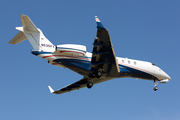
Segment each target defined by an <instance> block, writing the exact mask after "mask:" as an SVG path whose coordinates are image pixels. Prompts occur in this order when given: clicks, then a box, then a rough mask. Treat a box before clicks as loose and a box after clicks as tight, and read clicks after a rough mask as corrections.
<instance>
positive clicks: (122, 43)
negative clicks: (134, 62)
mask: <svg viewBox="0 0 180 120" xmlns="http://www.w3.org/2000/svg"><path fill="white" fill-rule="evenodd" d="M179 6H180V1H179V0H149V1H145V0H91V1H90V0H89V1H88V0H53V1H45V0H18V1H17V0H16V1H15V0H1V1H0V16H1V20H0V21H1V22H0V26H1V28H0V36H1V40H0V44H1V54H2V55H1V62H0V66H1V67H0V68H1V69H0V75H1V79H0V96H1V97H0V120H50V119H51V120H57V119H59V120H60V119H61V120H70V119H75V120H76V119H78V120H97V119H103V120H109V119H113V120H120V119H122V120H152V119H153V120H169V119H171V120H179V119H180V96H179V92H180V87H179V85H180V79H179V67H180V64H179V61H180V55H179V51H180V47H179V46H180V17H179V16H180V7H179ZM19 14H25V15H28V16H29V17H30V18H31V20H32V21H33V22H34V23H35V25H36V26H37V27H38V28H40V29H41V30H42V31H43V33H44V34H45V36H46V37H47V38H48V39H49V40H50V41H51V42H52V43H53V44H54V45H58V44H64V43H67V44H70V43H74V44H82V45H86V46H87V50H88V51H89V52H91V51H92V47H93V46H92V43H93V41H94V38H95V37H96V23H95V20H94V16H96V15H97V16H98V17H99V18H100V20H101V22H102V23H103V25H104V26H105V27H106V28H107V29H108V30H109V33H110V36H111V39H112V43H113V45H114V49H115V53H116V56H119V57H128V58H132V59H138V60H144V61H149V62H153V63H155V64H156V65H158V66H159V67H160V68H162V69H163V70H164V71H165V72H166V73H168V74H169V75H170V76H171V78H172V80H171V81H170V82H169V83H166V84H158V87H159V90H158V91H156V92H154V91H153V86H154V85H153V82H152V81H147V80H136V79H132V78H121V79H114V80H111V81H107V82H104V83H101V84H97V85H94V86H93V88H92V89H90V90H89V89H87V88H84V89H81V90H79V91H73V92H70V93H66V94H62V95H55V94H50V93H49V89H48V87H47V86H48V85H50V86H52V88H54V89H59V88H61V87H64V86H66V85H68V84H70V83H73V82H75V81H77V80H80V79H81V78H82V76H80V75H78V74H76V73H74V72H72V71H70V70H68V69H64V68H60V67H56V66H53V65H50V64H48V63H47V61H46V60H44V59H41V58H39V57H36V56H34V55H32V54H31V53H30V51H31V49H32V46H31V45H30V44H29V42H28V41H24V42H22V43H20V44H17V45H11V44H8V42H9V41H10V40H11V39H12V38H13V37H14V36H15V35H16V34H17V33H18V31H17V30H15V27H19V26H21V21H20V16H19Z"/></svg>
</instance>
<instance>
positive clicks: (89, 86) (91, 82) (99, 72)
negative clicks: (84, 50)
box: [87, 70, 102, 89]
mask: <svg viewBox="0 0 180 120" xmlns="http://www.w3.org/2000/svg"><path fill="white" fill-rule="evenodd" d="M101 76H102V71H100V70H99V71H98V72H97V73H96V77H97V78H100V77H101ZM92 86H93V81H92V80H88V83H87V88H89V89H90V88H92Z"/></svg>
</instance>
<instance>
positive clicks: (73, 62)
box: [53, 59, 92, 76]
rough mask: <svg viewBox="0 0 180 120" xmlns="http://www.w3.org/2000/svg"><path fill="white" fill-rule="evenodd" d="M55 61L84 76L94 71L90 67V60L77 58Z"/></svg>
mask: <svg viewBox="0 0 180 120" xmlns="http://www.w3.org/2000/svg"><path fill="white" fill-rule="evenodd" d="M53 62H56V63H58V64H61V65H63V66H65V67H67V68H68V69H70V70H72V71H74V72H77V73H79V74H81V75H83V76H88V75H89V74H90V73H91V72H92V71H91V68H90V64H91V63H90V61H87V60H77V59H56V60H54V61H53Z"/></svg>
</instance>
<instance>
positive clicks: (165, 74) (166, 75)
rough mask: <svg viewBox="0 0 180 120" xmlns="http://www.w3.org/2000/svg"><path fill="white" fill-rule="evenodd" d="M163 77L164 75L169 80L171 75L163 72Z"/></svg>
mask: <svg viewBox="0 0 180 120" xmlns="http://www.w3.org/2000/svg"><path fill="white" fill-rule="evenodd" d="M163 77H164V79H168V80H171V77H170V76H169V75H168V74H167V73H165V72H164V74H163Z"/></svg>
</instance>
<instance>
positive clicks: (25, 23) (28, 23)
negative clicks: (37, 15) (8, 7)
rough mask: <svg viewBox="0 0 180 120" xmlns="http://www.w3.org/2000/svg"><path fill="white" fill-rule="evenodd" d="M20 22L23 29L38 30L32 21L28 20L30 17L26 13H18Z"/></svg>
mask: <svg viewBox="0 0 180 120" xmlns="http://www.w3.org/2000/svg"><path fill="white" fill-rule="evenodd" d="M20 17H21V22H22V26H23V29H24V30H27V31H32V32H39V30H38V29H37V27H36V26H35V25H34V23H33V22H32V21H31V20H30V18H29V17H28V16H26V15H20Z"/></svg>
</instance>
